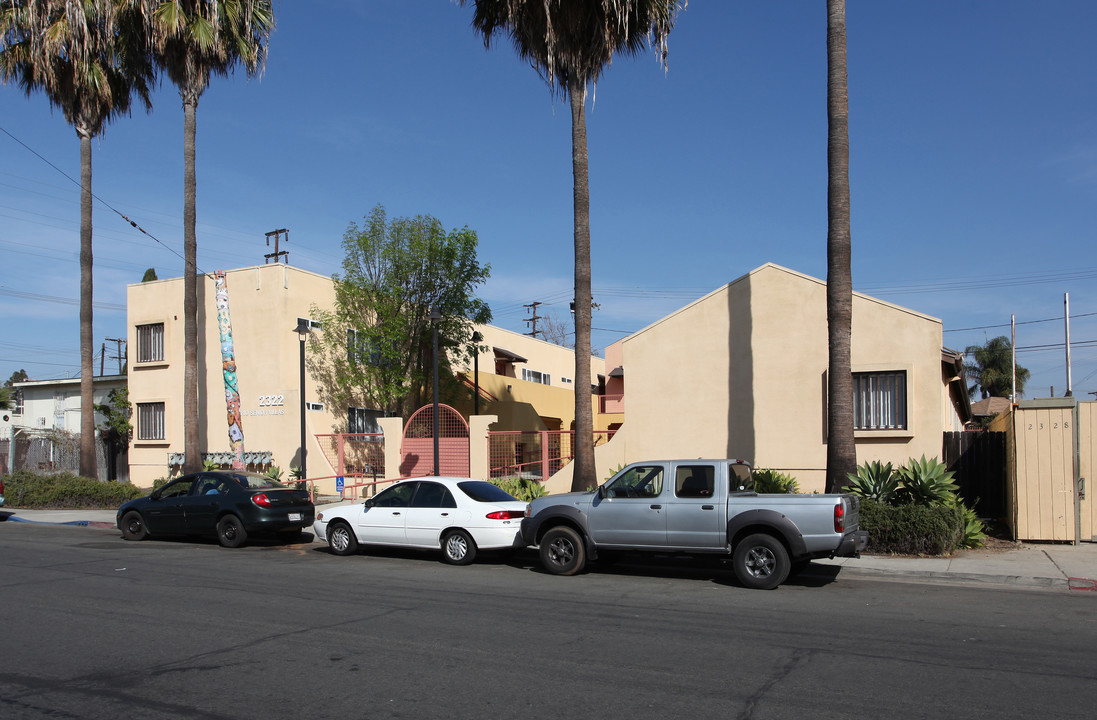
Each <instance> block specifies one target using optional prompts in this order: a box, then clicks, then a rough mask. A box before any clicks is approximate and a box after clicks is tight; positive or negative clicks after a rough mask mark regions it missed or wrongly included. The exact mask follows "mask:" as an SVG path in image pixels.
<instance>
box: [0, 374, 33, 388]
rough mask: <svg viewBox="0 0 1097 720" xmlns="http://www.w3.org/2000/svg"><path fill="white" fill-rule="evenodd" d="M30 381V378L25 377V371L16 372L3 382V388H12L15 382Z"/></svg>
mask: <svg viewBox="0 0 1097 720" xmlns="http://www.w3.org/2000/svg"><path fill="white" fill-rule="evenodd" d="M27 380H30V376H28V375H27V371H26V370H16V371H15V372H13V373H12V374H11V377H10V378H8V379H7V380H5V381H4V387H8V388H10V387H14V386H15V383H17V382H26V381H27Z"/></svg>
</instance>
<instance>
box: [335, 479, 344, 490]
mask: <svg viewBox="0 0 1097 720" xmlns="http://www.w3.org/2000/svg"><path fill="white" fill-rule="evenodd" d="M335 492H338V493H341V492H343V476H342V475H336V476H335Z"/></svg>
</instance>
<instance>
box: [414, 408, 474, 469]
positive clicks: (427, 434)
mask: <svg viewBox="0 0 1097 720" xmlns="http://www.w3.org/2000/svg"><path fill="white" fill-rule="evenodd" d="M438 427H439V433H438V465H439V467H438V469H437V472H436V471H435V468H434V406H433V405H424V406H423V407H421V408H419V409H418V410H416V411H415V413H414V414H413V415H412V416H411V417H410V418H408V422H407V425H405V426H404V438H403V441H402V442H401V444H400V475H401V476H402V477H421V476H425V475H452V476H456V477H468V475H469V426H468V423H466V422H465V419H464V418H463V417H461V413H459V412H457V411H456V410H454V409H453V408H451V407H450V406H449V405H439V406H438Z"/></svg>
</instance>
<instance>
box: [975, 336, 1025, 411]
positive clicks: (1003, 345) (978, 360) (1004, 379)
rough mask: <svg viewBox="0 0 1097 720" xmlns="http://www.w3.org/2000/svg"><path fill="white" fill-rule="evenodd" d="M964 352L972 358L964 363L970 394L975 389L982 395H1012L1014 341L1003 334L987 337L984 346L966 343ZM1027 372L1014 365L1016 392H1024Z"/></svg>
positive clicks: (986, 396) (1020, 393)
mask: <svg viewBox="0 0 1097 720" xmlns="http://www.w3.org/2000/svg"><path fill="white" fill-rule="evenodd" d="M965 354H966V355H967V356H968V357H970V358H972V361H971V362H966V363H964V371H965V372H967V376H968V379H969V380H971V381H972V385H971V387H970V388H969V389H968V392H970V393H971V394H972V395H974V394H975V391H976V389H978V390H979V394H980V395H981V396H982V397H984V398H988V397H1010V396H1011V395H1012V394H1013V344H1012V343H1011V342H1010V341H1009V338H1007V337H1006V336H1004V335H1002V336H999V337H996V338H994V339H993V340H987V342H986V344H985V345H969V346H968V348H967V350H966V351H965ZM1028 378H1029V371H1028V370H1027V369H1025V368H1023V367H1021V366H1020V365H1018V366H1017V394H1018V395H1024V394H1025V383H1026V382H1028Z"/></svg>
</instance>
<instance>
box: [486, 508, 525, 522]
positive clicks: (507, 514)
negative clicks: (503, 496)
mask: <svg viewBox="0 0 1097 720" xmlns="http://www.w3.org/2000/svg"><path fill="white" fill-rule="evenodd" d="M487 517H488V520H516V519H518V518H520V517H522V513H520V512H518V511H517V510H496V511H495V512H490V513H488V515H487Z"/></svg>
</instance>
